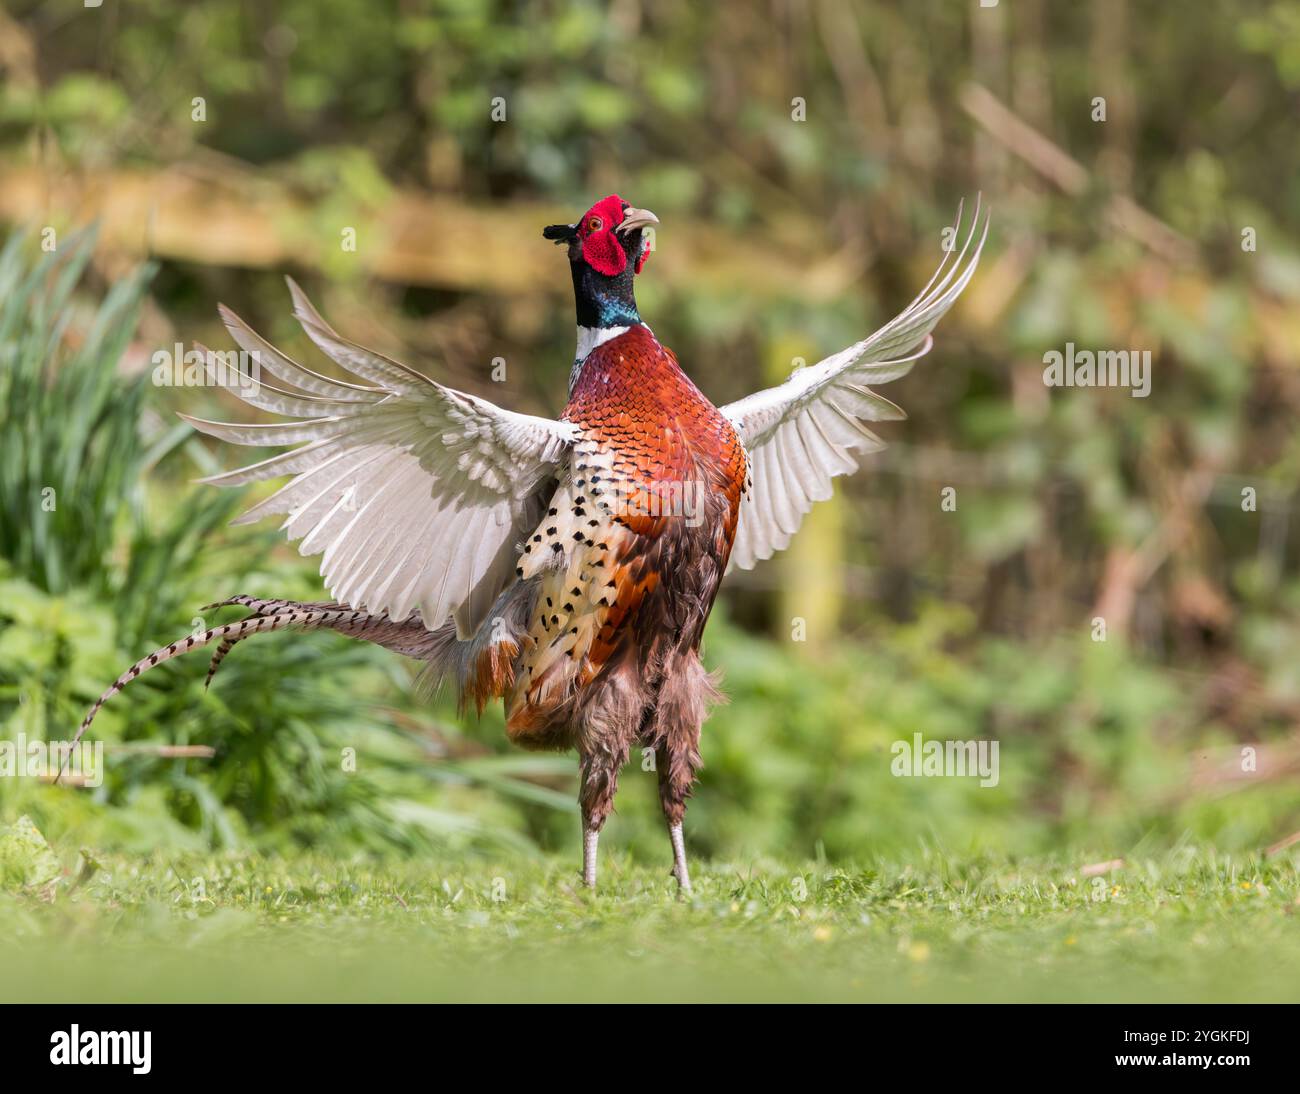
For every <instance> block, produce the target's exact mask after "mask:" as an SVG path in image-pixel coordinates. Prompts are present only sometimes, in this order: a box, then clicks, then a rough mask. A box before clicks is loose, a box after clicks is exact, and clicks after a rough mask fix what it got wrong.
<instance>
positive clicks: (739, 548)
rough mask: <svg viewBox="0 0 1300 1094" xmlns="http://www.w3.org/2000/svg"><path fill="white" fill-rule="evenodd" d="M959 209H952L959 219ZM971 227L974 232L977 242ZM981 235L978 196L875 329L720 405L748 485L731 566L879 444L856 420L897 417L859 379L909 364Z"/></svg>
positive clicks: (778, 543) (967, 273)
mask: <svg viewBox="0 0 1300 1094" xmlns="http://www.w3.org/2000/svg"><path fill="white" fill-rule="evenodd" d="M961 221H962V212H961V208H960V207H959V208H958V210H957V227H958V228H960V226H961ZM977 236H978V241H977ZM987 236H988V218H987V217H985V218H984V223H983V227H982V229H981V225H980V207H979V203H978V202H976V205H975V215H974V216H973V217H972V219H971V224H970V229H969V232H968V234H967V235H966V239H965V241H964V243H963V244H962V247H961V250H960V251H958V250H957V248H956V247H955V246H954V247H952V248H951V249H950V250H948V251H947V252H946V253H945V254H944V257H943V261H942V262H941V263H940V264H939V268H938V269H937V270H936V271H935V274H934V276H933V277H932V278H931V279H930V283H929V284H928V285H926V287H925V288H924V289H922V290H921V292H920V294H919V295H918V296H917V297H916V299H915V300H913V301H912V302H911V304H909V305H908V306H907V307H906V308H905V309H904V310H903V311H902V312H901V313H900V314H898V315H896V316H895V317H894V318H893V319H891V320H890V321H889V322H888V323H886V324H885V325H884V326H883V327H881V328H880V330H878V331H876V332H875V333H874V334H871V335H869V336H868V337H866V338H864V339H863V340H862V341H861V342H857V343H855V344H854V345H852V346H849V347H848V349H844V350H841V351H840V352H839V353H837V354H835V355H834V356H831V357H827V358H826V359H825V360H824V361H820V362H818V363H817V364H815V365H810V366H809V367H807V368H802V369H798V370H796V371H795V372H794V373H793V374H792V375H791V376H790V378H789V379H788V380H786V382H785V383H783V384H781V385H780V386H778V387H773V388H768V389H767V390H765V391H759V392H756V393H755V394H753V395H749V396H746V397H745V398H744V399H740V400H739V401H737V402H734V403H728V404H727V405H726V406H724V407H722V408H721V410H722V413H723V414H724V415H726V417H727V418H728V419H729V420H730V421H731V424H732V425H733V426H735V427H736V431H737V433H739V434H740V439H741V441H742V442H743V443H744V445H745V449H746V451H747V452H748V454H749V466H750V477H751V480H752V485H751V488H750V489H749V490H748V491H747V493H746V496H745V500H744V501H743V502H742V503H741V507H740V522H739V525H738V527H737V529H736V542H735V545H734V546H733V548H732V552H731V565H732V566H739V567H740V568H741V569H744V570H749V569H752V568H753V567H754V564H755V563H756V562H758V561H759V560H760V559H765V558H771V557H772V555H773V553H774V552H776V551H780V550H784V549H785V548H786V547H787V546H789V544H790V538H791V536H793V535H794V534H795V532H797V531H798V530H799V525H800V524H801V523H802V521H803V518H804V514H806V513H807V512H808V510H809V509H811V508H812V505H813V502H815V501H824V500H825V499H826V498H829V497H830V496H831V492H832V491H831V479H833V478H834V477H835V476H836V475H846V474H849V473H850V472H853V471H856V470H857V469H858V461H857V458H856V456H855V453H858V452H874V451H877V450H878V449H880V448H883V447H884V442H883V441H881V440H880V438H879V437H877V436H876V435H875V434H874V433H872V432H871V430H869V429H868V428H867V427H866V426H865V425H863V424H862V423H863V422H864V421H868V422H875V421H889V420H893V419H898V418H903V417H905V415H904V413H903V411H902V410H901V409H900V408H899V407H897V406H895V405H894V404H893V403H892V402H890V401H889V400H888V399H885V398H883V397H881V396H880V395H877V394H876V393H875V392H874V391H872V390H871V389H870V388H868V387H867V386H866V385H867V384H872V383H875V384H883V383H888V382H889V381H890V380H896V379H898V378H899V377H900V376H904V375H906V374H907V373H908V372H909V371H911V368H912V365H913V364H914V363H915V362H916V361H917V360H918V359H919V358H921V357H924V356H925V355H926V354H927V353H929V352H930V347H931V345H932V344H933V342H932V339H931V337H930V332H931V331H932V330H933V329H934V327H935V324H937V323H938V322H939V320H940V319H941V318H943V316H944V313H945V312H947V311H948V309H949V308H950V307H952V305H953V302H954V301H955V300H956V299H957V297H958V296H960V295H961V292H962V290H963V289H964V288H965V287H966V285H967V283H968V282H969V281H970V279H971V277H972V275H973V274H974V273H975V267H976V266H977V265H978V264H979V257H980V251H981V250H982V249H983V247H984V240H985V239H986V238H987Z"/></svg>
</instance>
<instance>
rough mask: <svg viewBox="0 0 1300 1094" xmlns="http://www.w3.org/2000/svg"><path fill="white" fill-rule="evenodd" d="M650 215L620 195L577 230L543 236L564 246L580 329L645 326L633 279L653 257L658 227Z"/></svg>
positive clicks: (559, 229) (568, 227)
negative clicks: (653, 234) (653, 227)
mask: <svg viewBox="0 0 1300 1094" xmlns="http://www.w3.org/2000/svg"><path fill="white" fill-rule="evenodd" d="M658 223H659V218H658V217H657V216H655V215H654V213H652V212H650V210H649V209H637V208H634V207H633V206H632V205H629V204H628V203H627V202H626V201H624V200H623V199H622V198H620V197H619V196H618V195H617V194H610V196H609V197H607V198H603V199H601V200H600V201H598V202H596V204H595V205H593V206H592V207H591V208H590V209H588V210H587V211H586V212H585V213H583V214H582V216H581V217H579V218H578V219H577V220H576V221H574V223H572V224H552V225H550V226H549V227H547V228H545V229H543V231H542V235H544V236H545V237H546V238H547V239H549V240H552V241H553V242H555V243H557V244H564V245H565V246H566V247H567V250H568V254H569V268H570V271H571V272H572V274H573V294H574V299H575V301H576V304H577V309H578V326H580V327H587V328H599V327H616V326H627V325H628V324H631V323H638V322H640V316H639V314H638V313H637V308H636V296H635V295H634V293H633V291H632V279H633V278H634V277H635V276H636V275H637V274H639V273H640V272H641V270H642V269H643V268H644V267H645V264H646V260H647V259H648V258H649V257H650V244H651V240H650V236H649V235H648V234H647V233H646V232H645V229H646V228H648V227H650V226H651V225H654V224H658Z"/></svg>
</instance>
